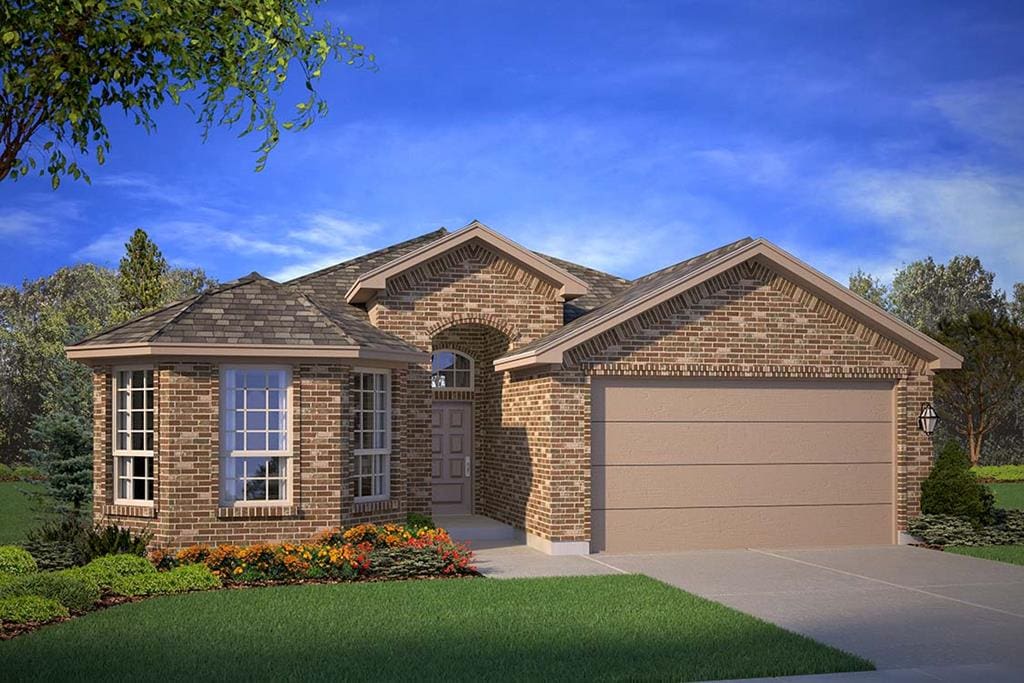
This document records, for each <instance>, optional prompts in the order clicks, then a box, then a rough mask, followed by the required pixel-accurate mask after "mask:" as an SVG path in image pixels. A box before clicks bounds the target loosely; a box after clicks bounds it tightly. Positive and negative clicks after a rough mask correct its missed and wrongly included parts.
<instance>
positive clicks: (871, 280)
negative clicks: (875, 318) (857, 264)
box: [850, 268, 889, 310]
mask: <svg viewBox="0 0 1024 683" xmlns="http://www.w3.org/2000/svg"><path fill="white" fill-rule="evenodd" d="M850 290H851V291H853V292H855V293H856V294H860V295H861V296H862V297H864V298H865V299H867V300H868V301H870V302H871V303H873V304H874V305H876V306H878V307H879V308H882V309H885V310H888V309H889V288H888V287H887V286H886V285H885V283H884V282H882V281H881V280H880V279H878V278H877V277H873V276H872V275H870V274H868V273H865V272H864V271H863V270H861V269H860V268H858V269H857V272H856V273H853V274H852V275H850Z"/></svg>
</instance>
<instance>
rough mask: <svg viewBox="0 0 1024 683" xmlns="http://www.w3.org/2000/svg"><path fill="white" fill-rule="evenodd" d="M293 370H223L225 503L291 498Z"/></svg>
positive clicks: (222, 413)
mask: <svg viewBox="0 0 1024 683" xmlns="http://www.w3.org/2000/svg"><path fill="white" fill-rule="evenodd" d="M288 384H289V373H288V371H287V370H284V369H268V368H235V369H229V370H225V372H224V382H223V386H222V387H221V422H222V424H223V427H224V428H223V430H222V432H221V448H222V451H223V457H222V458H221V498H222V501H223V502H224V503H225V504H233V503H267V502H280V501H287V500H288V499H289V492H288V476H289V475H288V469H289V463H288V457H289V456H290V454H291V453H290V449H291V445H290V443H289V433H288V391H289V388H288Z"/></svg>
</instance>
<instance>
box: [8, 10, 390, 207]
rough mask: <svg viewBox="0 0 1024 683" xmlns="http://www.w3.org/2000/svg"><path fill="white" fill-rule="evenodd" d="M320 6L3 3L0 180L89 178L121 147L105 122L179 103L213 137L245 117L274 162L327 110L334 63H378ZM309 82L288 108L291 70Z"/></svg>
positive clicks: (260, 162) (141, 118)
mask: <svg viewBox="0 0 1024 683" xmlns="http://www.w3.org/2000/svg"><path fill="white" fill-rule="evenodd" d="M319 2H320V0H46V2H39V0H6V1H5V2H4V3H2V4H0V77H2V79H0V80H2V89H0V145H2V147H0V180H3V179H4V178H6V177H13V178H17V177H19V176H22V175H26V174H28V173H29V172H30V171H32V170H34V169H35V170H38V171H39V173H40V174H41V175H49V176H50V178H51V182H52V184H53V187H54V188H56V187H57V186H58V185H59V184H60V179H61V177H62V176H64V175H71V176H72V177H74V178H76V179H77V178H81V177H83V176H84V177H85V178H86V179H87V180H88V176H87V175H85V171H84V170H83V168H82V160H81V159H80V158H79V156H78V155H80V156H81V157H92V156H95V158H96V160H97V162H98V163H100V164H102V163H103V161H104V158H105V156H106V153H107V152H109V151H110V140H109V136H108V133H107V126H106V124H105V123H104V115H106V114H110V113H111V112H112V111H114V110H122V111H123V112H125V113H126V114H128V116H130V117H132V118H133V120H134V121H135V123H136V124H138V125H141V126H144V127H145V129H146V130H147V131H150V130H152V129H153V128H154V121H153V113H154V112H155V111H156V109H157V108H159V107H160V106H161V105H162V104H163V103H164V102H165V101H167V100H168V99H169V100H171V101H172V102H174V103H175V104H178V103H179V102H181V101H183V100H184V101H185V103H186V104H187V105H188V106H189V107H190V108H191V109H192V111H193V112H194V113H195V114H196V120H197V123H198V124H199V125H200V126H201V127H202V132H203V135H204V137H205V135H206V134H207V133H208V132H209V131H210V129H211V128H212V127H213V126H216V125H222V124H226V125H231V124H234V123H237V122H239V121H242V122H243V124H242V125H244V129H243V131H242V134H243V135H245V134H248V133H250V132H252V131H259V133H260V134H262V136H263V139H262V141H261V142H260V145H259V147H258V148H257V151H258V153H259V156H258V158H257V160H256V168H257V170H260V169H262V168H263V166H264V165H265V164H266V160H267V155H268V154H269V153H270V151H271V150H272V149H273V148H274V146H275V145H277V142H278V139H279V137H280V129H281V128H284V129H286V130H288V129H292V130H301V129H304V128H306V127H308V126H309V125H310V124H312V123H313V122H314V121H315V120H316V119H317V118H318V117H320V116H322V115H324V114H325V113H326V111H327V104H326V102H325V101H324V99H323V98H322V97H321V96H320V94H319V93H318V92H317V90H316V87H315V85H316V83H317V81H318V80H319V79H320V77H321V73H322V70H323V68H324V66H325V64H326V63H327V61H328V60H329V59H331V58H332V57H333V58H336V59H338V60H339V61H343V62H344V63H346V64H349V65H354V66H359V65H364V64H369V65H371V66H372V64H373V56H372V55H370V54H368V53H367V52H366V51H365V49H364V47H363V46H362V45H360V44H358V43H356V42H355V40H354V39H353V38H352V37H351V36H349V35H348V34H346V33H345V32H344V31H341V30H339V29H337V28H335V27H333V26H331V25H330V24H329V23H328V22H320V23H317V22H316V21H315V20H314V19H313V16H312V6H314V5H316V4H319ZM296 66H297V67H298V70H299V72H300V75H299V78H300V81H301V82H302V83H303V84H304V85H305V91H304V95H303V96H302V97H300V98H297V100H298V101H297V102H296V103H295V105H294V109H293V110H292V113H291V114H289V115H286V116H282V117H281V118H280V119H279V117H278V112H277V99H278V98H279V96H280V95H281V94H282V91H283V88H284V86H285V83H286V82H287V80H288V76H289V72H290V70H292V69H293V68H295V67H296Z"/></svg>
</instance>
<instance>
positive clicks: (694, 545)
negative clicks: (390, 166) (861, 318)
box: [591, 377, 896, 552]
mask: <svg viewBox="0 0 1024 683" xmlns="http://www.w3.org/2000/svg"><path fill="white" fill-rule="evenodd" d="M893 388H894V385H893V383H892V382H887V381H860V380H776V379H763V380H762V379H756V380H755V379H688V378H648V377H594V378H593V380H592V383H591V391H592V396H591V399H592V400H591V491H592V496H593V498H592V517H591V519H592V536H591V546H592V547H591V549H592V551H593V552H598V551H604V552H643V551H652V552H656V551H669V550H688V549H702V548H744V547H762V548H769V547H775V548H783V547H811V546H835V545H863V544H880V543H881V544H887V543H893V542H894V541H895V533H896V532H895V529H896V526H895V519H894V498H895V487H894V446H893V442H894V423H893V413H894V393H895V392H894V390H893Z"/></svg>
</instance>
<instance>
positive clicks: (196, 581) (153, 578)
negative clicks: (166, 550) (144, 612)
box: [110, 564, 221, 596]
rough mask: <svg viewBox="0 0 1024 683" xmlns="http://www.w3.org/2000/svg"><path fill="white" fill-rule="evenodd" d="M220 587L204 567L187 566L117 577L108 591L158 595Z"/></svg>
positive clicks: (217, 579) (216, 578)
mask: <svg viewBox="0 0 1024 683" xmlns="http://www.w3.org/2000/svg"><path fill="white" fill-rule="evenodd" d="M220 585H221V583H220V579H219V578H218V577H217V575H216V574H214V573H213V572H211V571H210V569H209V568H208V567H207V566H206V565H204V564H189V565H184V566H181V567H178V568H177V569H172V570H171V571H169V572H156V573H153V574H132V575H130V576H119V577H117V578H115V579H114V581H113V585H112V586H111V587H110V590H111V592H112V593H114V594H115V595H128V596H135V595H159V594H161V593H185V592H187V591H198V590H206V589H208V588H219V587H220Z"/></svg>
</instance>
